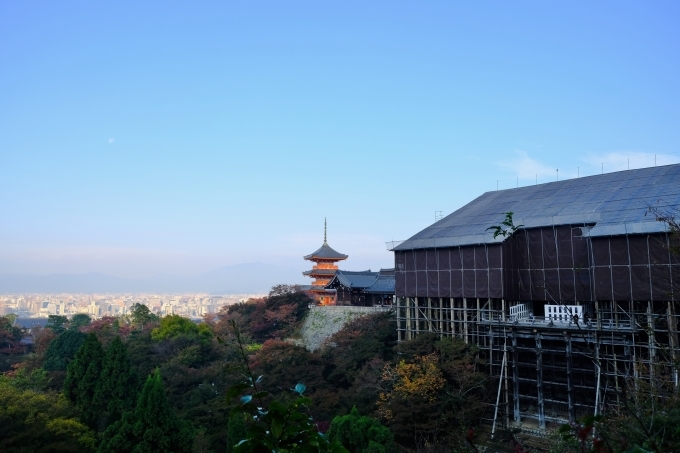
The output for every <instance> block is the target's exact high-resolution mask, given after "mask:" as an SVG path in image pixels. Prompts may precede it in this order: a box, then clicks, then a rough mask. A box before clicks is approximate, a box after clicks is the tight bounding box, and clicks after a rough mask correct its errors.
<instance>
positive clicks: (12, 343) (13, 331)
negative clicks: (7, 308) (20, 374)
mask: <svg viewBox="0 0 680 453" xmlns="http://www.w3.org/2000/svg"><path fill="white" fill-rule="evenodd" d="M23 334H24V329H22V328H21V327H19V326H15V325H14V321H13V320H11V319H10V316H9V315H8V316H0V355H3V356H4V355H14V354H21V353H24V352H25V350H24V347H23V345H22V344H21V338H22V337H23Z"/></svg>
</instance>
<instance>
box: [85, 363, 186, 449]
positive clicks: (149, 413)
mask: <svg viewBox="0 0 680 453" xmlns="http://www.w3.org/2000/svg"><path fill="white" fill-rule="evenodd" d="M192 442H193V430H192V428H191V425H190V424H188V423H186V422H183V421H181V420H179V419H178V418H177V417H176V416H175V414H174V413H173V412H172V409H171V408H170V404H168V400H167V399H166V397H165V390H164V389H163V383H162V382H161V375H160V372H159V371H158V369H156V371H155V372H154V374H153V375H151V376H149V377H148V378H147V379H146V383H145V384H144V388H143V389H142V393H141V394H140V395H139V398H138V399H137V406H136V407H135V410H134V412H126V413H125V414H124V415H123V419H122V420H119V421H117V422H116V423H114V424H113V425H111V426H110V427H109V428H108V429H107V430H106V432H105V433H104V439H103V440H102V443H101V445H100V446H99V450H98V451H99V452H101V453H109V452H111V453H113V452H120V451H128V452H132V453H161V452H163V453H165V452H167V453H184V452H187V453H188V452H189V451H191V446H192Z"/></svg>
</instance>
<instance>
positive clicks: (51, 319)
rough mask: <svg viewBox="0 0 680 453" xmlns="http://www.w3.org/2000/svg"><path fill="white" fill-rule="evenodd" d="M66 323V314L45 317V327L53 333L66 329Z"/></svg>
mask: <svg viewBox="0 0 680 453" xmlns="http://www.w3.org/2000/svg"><path fill="white" fill-rule="evenodd" d="M67 325H68V318H67V317H66V316H59V315H49V316H48V317H47V324H45V327H49V328H50V329H52V330H53V331H54V333H62V332H63V331H64V330H66V326H67Z"/></svg>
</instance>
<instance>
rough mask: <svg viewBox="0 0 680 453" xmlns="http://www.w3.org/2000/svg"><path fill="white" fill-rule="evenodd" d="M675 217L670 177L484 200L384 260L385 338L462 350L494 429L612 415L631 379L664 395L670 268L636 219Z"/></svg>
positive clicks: (559, 185)
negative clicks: (393, 331) (488, 393)
mask: <svg viewBox="0 0 680 453" xmlns="http://www.w3.org/2000/svg"><path fill="white" fill-rule="evenodd" d="M678 206H680V165H668V166H663V167H653V168H645V169H637V170H629V171H622V172H616V173H609V174H603V175H597V176H590V177H584V178H579V179H571V180H566V181H559V182H553V183H548V184H541V185H535V186H529V187H521V188H517V189H509V190H501V191H495V192H487V193H485V194H483V195H481V196H480V197H478V198H477V199H475V200H474V201H472V202H471V203H469V204H467V205H466V206H464V207H462V208H460V209H459V210H457V211H455V212H454V213H452V214H450V215H449V216H447V217H445V218H443V219H442V220H440V221H438V222H436V223H435V224H433V225H431V226H430V227H428V228H426V229H424V230H423V231H421V232H419V233H417V234H416V235H414V236H413V237H411V238H410V239H408V240H407V241H404V242H403V243H401V244H399V245H397V246H396V247H395V248H393V251H394V255H395V268H396V275H395V280H396V288H395V296H396V297H395V299H396V300H395V308H396V316H397V330H398V337H399V340H402V341H403V340H408V339H411V338H414V337H415V336H417V335H419V334H421V333H423V332H432V333H436V334H439V335H441V336H456V337H459V338H462V339H463V340H464V341H466V342H468V343H474V344H476V345H477V346H478V347H479V348H480V350H481V355H482V356H483V359H484V363H485V367H486V372H488V373H489V375H490V376H491V377H492V379H493V382H494V383H495V384H494V385H495V386H497V387H496V388H497V390H498V394H497V395H496V393H495V392H496V390H494V404H493V407H492V409H493V410H491V411H490V415H489V419H492V420H493V423H494V427H495V426H509V425H512V424H520V423H522V424H529V425H532V426H536V427H537V428H539V429H545V428H546V426H547V424H549V423H550V422H574V421H576V420H577V419H578V418H579V417H580V416H582V415H585V414H590V415H593V414H597V413H600V412H602V411H605V410H609V409H615V408H616V407H617V405H618V404H620V397H621V395H622V392H624V391H625V388H626V386H627V385H629V383H630V382H631V379H633V378H634V379H636V381H637V382H644V381H646V382H648V383H650V384H654V385H656V384H657V383H658V382H661V381H663V382H667V383H669V385H671V386H675V387H677V386H678V378H679V377H678V369H677V364H678V360H679V359H680V348H679V346H678V323H679V321H680V320H679V319H678V311H679V310H678V308H679V303H678V300H679V299H680V257H679V256H677V255H676V254H674V253H672V247H671V246H672V243H673V241H674V240H675V238H676V235H673V234H671V233H672V232H671V231H669V229H668V224H667V223H665V222H662V221H658V219H657V216H655V215H654V213H653V212H651V213H650V207H651V208H652V209H658V210H660V212H667V211H672V210H677V209H678ZM510 212H511V213H512V215H511V216H508V215H507V213H510ZM503 221H506V224H505V225H504V224H502V222H503ZM494 226H498V228H496V229H493V228H492V229H489V228H490V227H494ZM495 232H497V233H498V234H496V235H495V234H494V233H495Z"/></svg>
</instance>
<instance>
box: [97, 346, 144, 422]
mask: <svg viewBox="0 0 680 453" xmlns="http://www.w3.org/2000/svg"><path fill="white" fill-rule="evenodd" d="M138 387H139V379H138V377H137V373H136V372H135V371H134V370H133V369H132V366H131V364H130V359H129V357H128V353H127V348H126V347H125V345H124V344H123V342H122V341H121V339H120V337H115V338H114V339H113V341H112V342H111V344H110V345H109V347H108V348H107V349H106V354H104V358H103V360H102V371H101V376H100V377H99V379H98V380H97V385H96V387H95V393H94V396H93V406H94V407H96V408H98V409H99V410H101V411H102V412H103V414H102V415H104V416H105V418H106V420H107V423H111V422H114V421H116V420H119V419H120V418H121V417H122V416H123V413H125V412H127V411H131V410H132V409H134V405H135V401H137V395H138Z"/></svg>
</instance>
